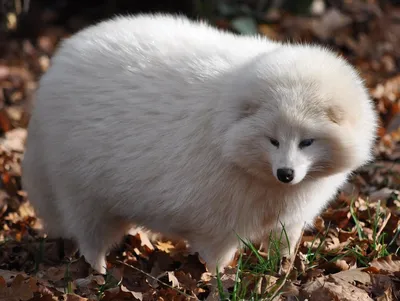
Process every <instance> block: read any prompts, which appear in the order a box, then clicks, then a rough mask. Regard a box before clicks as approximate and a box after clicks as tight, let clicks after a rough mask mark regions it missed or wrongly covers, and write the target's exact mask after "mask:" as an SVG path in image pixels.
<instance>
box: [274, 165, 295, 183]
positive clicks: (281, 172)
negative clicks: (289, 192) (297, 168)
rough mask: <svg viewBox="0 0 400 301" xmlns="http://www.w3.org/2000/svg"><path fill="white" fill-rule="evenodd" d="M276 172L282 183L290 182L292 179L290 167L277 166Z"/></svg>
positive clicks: (292, 171)
mask: <svg viewBox="0 0 400 301" xmlns="http://www.w3.org/2000/svg"><path fill="white" fill-rule="evenodd" d="M276 174H277V176H278V180H279V181H281V182H283V183H290V182H291V181H292V180H293V179H294V170H293V169H291V168H278V170H277V173H276Z"/></svg>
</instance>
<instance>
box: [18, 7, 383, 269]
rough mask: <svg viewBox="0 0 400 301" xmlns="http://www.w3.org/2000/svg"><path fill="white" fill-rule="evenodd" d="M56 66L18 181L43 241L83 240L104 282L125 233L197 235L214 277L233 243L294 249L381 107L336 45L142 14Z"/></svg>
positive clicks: (88, 33) (101, 29)
mask: <svg viewBox="0 0 400 301" xmlns="http://www.w3.org/2000/svg"><path fill="white" fill-rule="evenodd" d="M52 63H53V65H52V67H51V68H50V69H49V70H48V72H47V73H46V74H45V75H44V76H43V78H42V79H41V82H40V88H39V90H38V94H37V102H36V103H35V106H34V110H33V115H32V118H31V121H30V125H29V135H28V140H27V151H26V154H25V158H24V161H23V185H24V187H25V188H26V190H27V191H28V194H29V198H30V200H31V202H32V203H33V205H34V207H35V208H36V209H37V211H38V214H39V216H41V217H42V218H43V219H44V221H45V224H46V225H47V230H48V232H49V234H50V235H52V236H63V237H68V238H73V239H74V240H76V241H77V243H78V245H79V248H80V250H81V253H82V254H83V255H84V256H85V258H86V260H87V261H88V262H89V263H90V264H91V265H92V266H93V267H94V268H95V269H96V270H98V271H99V272H102V273H104V272H105V270H104V266H105V255H106V252H107V251H108V250H109V249H110V247H112V245H113V244H115V243H118V242H119V241H120V239H121V237H122V236H123V234H124V233H125V232H126V231H127V230H128V229H129V227H130V226H131V224H137V225H142V226H145V227H147V228H149V229H151V230H154V231H158V232H161V233H164V234H167V235H173V236H178V237H182V238H185V239H187V240H188V241H189V243H190V244H191V245H192V247H193V250H194V251H198V252H199V254H200V255H201V257H202V258H203V259H204V260H205V261H206V262H207V265H208V268H209V270H212V271H214V269H215V266H216V264H217V263H219V264H220V266H221V267H223V266H225V265H226V264H227V263H229V261H230V260H231V258H232V256H233V255H234V252H235V250H236V248H237V246H238V238H237V236H236V234H238V235H239V236H241V237H242V238H246V239H251V240H253V241H260V240H261V239H263V237H266V235H267V234H268V233H269V232H270V231H271V230H274V231H275V230H279V227H278V228H276V225H279V222H282V223H283V224H284V225H285V227H286V231H287V232H288V235H289V239H290V241H291V245H292V246H293V245H294V244H295V243H296V241H297V240H298V238H299V234H300V230H301V228H302V225H303V223H304V222H307V223H311V222H312V220H313V218H314V217H315V216H316V215H317V214H318V213H319V212H320V211H321V210H322V209H323V208H324V206H325V205H326V204H327V202H328V201H329V200H330V199H331V198H332V197H333V196H334V195H335V193H336V192H337V190H338V188H340V186H341V185H342V184H343V183H344V182H345V181H346V179H347V177H348V175H349V174H350V173H351V172H352V171H353V170H354V169H356V168H358V167H360V166H361V165H363V164H365V163H367V162H368V161H369V160H370V159H371V147H372V145H373V142H374V139H375V129H376V124H377V117H376V114H375V112H374V109H373V103H372V102H371V101H370V99H369V97H368V94H367V92H366V89H365V88H364V86H363V83H362V81H361V80H360V78H359V76H358V74H357V73H356V72H355V70H354V69H353V68H352V67H351V66H350V65H349V64H348V63H346V62H345V61H344V60H343V59H341V58H339V57H338V56H336V55H335V54H332V53H331V52H330V51H328V50H327V49H323V48H320V47H317V46H307V45H289V44H281V43H277V42H273V41H270V40H267V39H265V38H262V37H243V36H237V35H233V34H230V33H226V32H222V31H218V30H217V29H214V28H212V27H210V26H208V25H206V24H204V23H194V22H191V21H189V20H187V19H185V18H183V17H173V16H168V15H140V16H135V17H117V18H114V19H112V20H109V21H105V22H102V23H100V24H97V25H95V26H92V27H89V28H87V29H85V30H83V31H81V32H79V33H78V34H76V35H74V36H72V37H71V38H69V39H67V40H65V41H64V42H63V43H62V45H61V47H60V49H59V51H58V53H57V54H56V55H55V56H54V58H53V61H52ZM269 138H274V139H276V140H278V141H279V143H280V146H279V148H277V147H275V146H273V145H272V144H271V142H270V139H269ZM309 138H313V139H315V142H314V143H313V144H312V145H311V146H309V147H307V148H304V149H301V148H299V147H298V144H299V142H300V141H301V140H302V139H309ZM280 167H289V168H292V169H294V171H295V178H294V180H293V182H292V183H291V184H284V183H281V182H279V181H278V180H277V179H276V170H277V168H280Z"/></svg>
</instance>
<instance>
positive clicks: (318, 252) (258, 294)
mask: <svg viewBox="0 0 400 301" xmlns="http://www.w3.org/2000/svg"><path fill="white" fill-rule="evenodd" d="M317 2H318V1H317ZM331 2H332V1H331ZM339 2H340V3H341V5H339V6H337V7H325V8H324V7H322V8H321V7H318V6H316V7H315V8H314V15H311V16H299V15H297V16H295V15H292V14H289V13H282V12H279V11H270V12H269V13H268V14H264V15H262V16H261V17H260V16H258V19H257V22H255V19H254V18H253V17H246V16H244V17H243V16H242V17H241V18H233V17H232V16H229V12H228V11H227V10H226V9H225V15H219V16H218V17H217V18H215V19H214V22H215V23H216V24H217V25H218V26H220V27H222V28H229V29H235V30H237V31H239V32H241V33H243V34H251V33H254V32H255V31H258V32H260V33H261V34H264V35H266V36H268V37H270V38H272V39H278V40H291V41H302V42H314V43H320V44H324V45H328V46H329V47H331V48H332V49H334V50H336V51H338V52H339V53H341V54H342V55H344V56H345V57H346V58H347V59H349V60H350V62H351V63H352V64H354V65H355V66H356V67H357V68H358V70H359V71H360V73H361V75H362V77H363V78H364V79H365V82H366V84H367V86H368V88H369V89H370V93H371V97H372V98H373V99H374V101H375V103H376V108H377V110H378V111H379V113H380V117H381V127H380V129H379V139H378V141H377V142H376V146H375V155H376V161H375V162H374V163H372V164H370V165H368V166H366V167H364V168H362V169H361V170H359V171H358V172H357V173H356V174H355V175H354V177H352V179H351V181H350V182H349V184H348V185H346V187H345V188H344V189H343V190H342V191H341V192H340V193H339V194H338V196H337V198H336V199H335V200H334V201H333V202H332V204H331V205H330V206H329V208H328V209H327V210H326V211H325V212H323V213H322V214H321V215H320V216H319V217H318V218H317V219H316V221H315V228H314V229H312V230H308V231H305V232H304V235H303V237H302V240H301V241H300V242H299V244H298V246H297V253H296V256H295V259H294V260H291V259H290V258H289V259H283V260H282V261H281V260H280V259H279V257H278V256H277V254H276V252H275V251H276V250H275V249H274V247H273V246H274V244H272V247H271V248H270V249H269V250H262V251H258V246H253V245H251V244H248V245H247V248H246V249H245V251H244V252H243V253H241V254H239V253H238V254H237V256H236V258H235V260H234V262H232V266H233V267H232V268H228V269H227V270H226V271H225V272H224V273H222V274H220V275H219V276H218V277H211V276H210V275H209V274H207V273H205V268H204V265H203V264H202V263H201V262H200V260H199V259H198V257H197V255H196V254H189V253H188V251H187V249H186V245H185V243H184V242H180V241H167V240H165V239H163V238H162V237H159V236H157V235H153V234H149V233H145V232H138V233H131V234H130V235H127V236H126V237H125V239H124V242H123V243H122V244H121V246H120V247H118V248H116V249H115V250H113V251H112V252H111V253H110V255H109V256H108V263H109V268H110V275H108V276H107V277H103V276H100V275H97V274H96V273H94V272H93V271H92V270H91V269H90V267H89V266H88V264H86V263H85V261H84V259H83V258H80V257H79V254H76V255H74V256H73V257H72V258H69V257H66V256H65V255H66V254H68V248H69V247H70V244H69V243H68V242H67V241H66V242H61V241H59V240H49V239H43V235H42V234H41V224H40V221H39V220H38V219H37V218H36V217H35V213H34V210H33V208H32V207H31V206H30V204H29V196H28V195H27V194H26V193H25V192H24V191H23V190H22V187H21V169H20V168H21V167H20V162H21V158H22V156H23V152H24V141H25V138H26V135H27V133H26V126H27V124H28V122H29V114H28V113H27V112H28V110H27V108H28V107H29V104H31V103H32V102H34V91H35V89H36V87H37V84H38V79H39V78H40V76H41V75H42V74H43V73H44V72H46V70H47V69H48V68H49V66H50V64H51V56H52V54H53V53H54V51H55V49H56V48H57V45H58V43H59V41H60V39H61V38H63V37H66V36H68V35H70V34H71V33H73V32H74V31H76V30H77V29H79V28H81V27H82V26H84V25H85V24H89V23H90V22H91V20H87V19H85V18H79V17H76V16H75V18H74V19H73V20H64V21H63V22H58V23H55V22H53V23H51V22H48V23H46V22H44V23H43V24H44V25H43V24H42V27H41V29H40V31H39V34H38V36H36V35H35V36H29V35H25V36H24V35H22V36H21V35H7V39H6V43H3V42H1V43H0V44H1V45H0V88H1V89H0V104H1V106H0V107H1V109H0V131H1V135H2V136H1V137H0V176H1V181H0V225H1V227H0V300H15V301H17V300H24V301H27V300H37V301H39V300H46V301H47V300H82V301H83V300H99V299H101V300H110V301H111V300H198V299H200V300H205V299H207V300H218V299H224V300H243V299H245V300H269V299H272V298H275V300H305V299H308V300H318V301H324V300H400V257H399V256H398V251H399V249H400V236H399V233H400V222H399V218H400V198H399V191H398V190H399V187H400V162H399V159H400V148H399V141H400V115H399V112H400V72H399V71H400V8H399V7H396V6H394V5H392V4H389V2H387V1H380V2H379V3H380V5H378V4H377V1H343V2H341V1H339ZM228 8H229V7H228ZM37 13H38V14H39V16H38V18H41V19H42V20H54V19H57V13H55V12H49V11H43V12H37ZM231 14H233V13H231ZM15 17H16V16H15V15H14V16H13V15H12V14H9V15H8V19H7V27H8V29H9V30H10V31H12V29H13V27H15V26H16V22H17V21H18V20H17V18H15ZM55 24H57V25H55ZM1 37H3V36H1V35H0V38H1ZM292 259H293V258H292Z"/></svg>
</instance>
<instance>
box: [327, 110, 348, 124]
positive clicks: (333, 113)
mask: <svg viewBox="0 0 400 301" xmlns="http://www.w3.org/2000/svg"><path fill="white" fill-rule="evenodd" d="M325 113H326V116H327V117H328V118H329V120H330V121H332V122H333V123H336V124H341V123H342V122H343V121H344V111H343V110H342V109H341V108H340V107H338V106H330V107H328V109H326V112H325Z"/></svg>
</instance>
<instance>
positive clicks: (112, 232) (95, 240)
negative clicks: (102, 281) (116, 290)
mask: <svg viewBox="0 0 400 301" xmlns="http://www.w3.org/2000/svg"><path fill="white" fill-rule="evenodd" d="M81 221H82V222H81V223H80V224H77V225H76V228H75V233H76V240H77V243H78V246H79V250H80V252H81V254H82V255H83V256H84V257H85V259H86V261H87V262H88V263H89V264H90V265H91V266H92V268H93V269H94V270H96V271H97V272H99V273H101V274H105V273H106V255H107V252H108V251H109V250H110V249H111V248H112V247H113V246H115V245H117V244H119V243H120V242H121V240H122V237H123V236H124V234H125V233H127V232H128V230H129V228H130V226H131V225H130V224H129V223H128V222H126V221H123V220H121V219H118V218H104V219H101V220H92V221H90V220H86V221H85V220H81Z"/></svg>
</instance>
